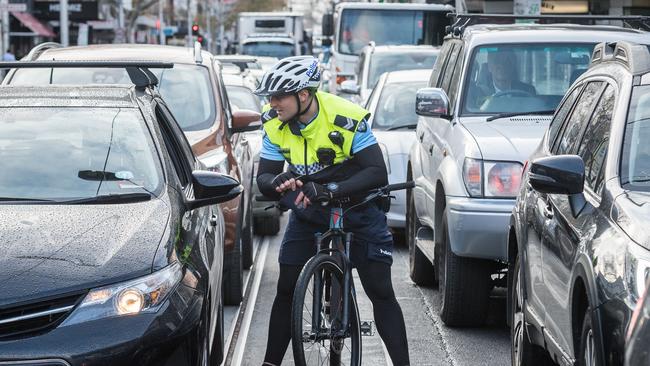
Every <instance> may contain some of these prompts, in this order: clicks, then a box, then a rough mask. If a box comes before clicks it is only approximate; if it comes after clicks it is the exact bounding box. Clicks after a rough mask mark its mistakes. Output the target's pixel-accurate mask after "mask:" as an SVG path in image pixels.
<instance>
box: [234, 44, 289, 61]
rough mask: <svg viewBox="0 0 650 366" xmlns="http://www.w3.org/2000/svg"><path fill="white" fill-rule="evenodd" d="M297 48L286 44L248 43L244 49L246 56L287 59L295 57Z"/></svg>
mask: <svg viewBox="0 0 650 366" xmlns="http://www.w3.org/2000/svg"><path fill="white" fill-rule="evenodd" d="M295 51H296V50H295V46H294V45H293V44H290V43H284V42H248V43H246V44H245V45H244V46H243V48H242V53H243V54H244V55H255V56H271V57H277V58H285V57H289V56H295V55H296V54H295Z"/></svg>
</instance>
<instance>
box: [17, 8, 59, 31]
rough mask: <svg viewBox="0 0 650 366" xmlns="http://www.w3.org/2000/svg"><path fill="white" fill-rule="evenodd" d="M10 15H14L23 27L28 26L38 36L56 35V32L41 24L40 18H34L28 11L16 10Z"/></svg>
mask: <svg viewBox="0 0 650 366" xmlns="http://www.w3.org/2000/svg"><path fill="white" fill-rule="evenodd" d="M11 15H13V16H14V17H16V19H18V20H19V21H20V22H21V23H22V24H23V25H24V26H25V27H27V28H29V29H30V30H31V31H32V32H34V33H35V34H36V35H38V36H42V37H56V34H54V32H53V31H52V30H51V29H50V27H48V26H47V25H45V24H43V22H41V21H40V20H38V19H36V18H34V16H33V15H31V14H29V13H22V12H18V11H12V12H11Z"/></svg>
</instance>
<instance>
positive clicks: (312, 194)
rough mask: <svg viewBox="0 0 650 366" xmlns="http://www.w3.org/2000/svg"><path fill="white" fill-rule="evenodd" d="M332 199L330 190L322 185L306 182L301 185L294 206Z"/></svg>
mask: <svg viewBox="0 0 650 366" xmlns="http://www.w3.org/2000/svg"><path fill="white" fill-rule="evenodd" d="M331 199H332V192H330V191H329V190H328V189H327V188H325V186H324V185H322V184H318V183H314V182H308V183H305V185H304V186H303V187H302V190H301V191H300V193H298V197H297V198H296V202H295V203H296V206H299V207H300V206H302V207H307V206H309V205H310V204H311V203H312V202H326V201H329V200H331Z"/></svg>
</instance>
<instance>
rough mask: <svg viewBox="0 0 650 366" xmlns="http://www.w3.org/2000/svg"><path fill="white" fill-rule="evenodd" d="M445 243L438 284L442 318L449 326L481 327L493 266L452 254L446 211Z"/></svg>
mask: <svg viewBox="0 0 650 366" xmlns="http://www.w3.org/2000/svg"><path fill="white" fill-rule="evenodd" d="M441 229H442V235H441V237H442V241H443V242H442V243H436V247H438V246H440V248H441V249H444V250H443V251H442V252H443V253H441V255H440V256H438V258H439V260H438V261H437V262H438V283H439V286H440V293H441V295H442V307H441V309H440V318H441V319H442V321H443V322H444V323H445V324H446V325H448V326H481V325H483V324H484V323H485V319H486V318H487V313H488V302H489V300H490V290H492V286H491V278H490V266H489V263H488V262H487V261H485V260H481V259H475V258H465V257H459V256H457V255H456V254H454V253H453V252H452V250H451V242H450V239H449V230H448V226H447V215H446V210H444V211H443V213H442V227H441Z"/></svg>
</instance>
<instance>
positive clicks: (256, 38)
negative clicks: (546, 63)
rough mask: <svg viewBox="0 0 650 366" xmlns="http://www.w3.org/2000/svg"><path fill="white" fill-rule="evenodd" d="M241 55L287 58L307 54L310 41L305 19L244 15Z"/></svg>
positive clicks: (296, 15) (240, 18) (285, 14)
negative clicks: (305, 29)
mask: <svg viewBox="0 0 650 366" xmlns="http://www.w3.org/2000/svg"><path fill="white" fill-rule="evenodd" d="M236 41H237V43H238V45H237V52H238V53H240V54H244V55H255V56H271V57H277V58H284V57H288V56H297V55H302V54H306V53H308V52H309V51H310V48H311V47H310V44H309V40H308V38H307V37H306V34H305V31H304V27H303V15H302V14H301V13H291V12H243V13H240V14H239V15H238V18H237V40H236Z"/></svg>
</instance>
